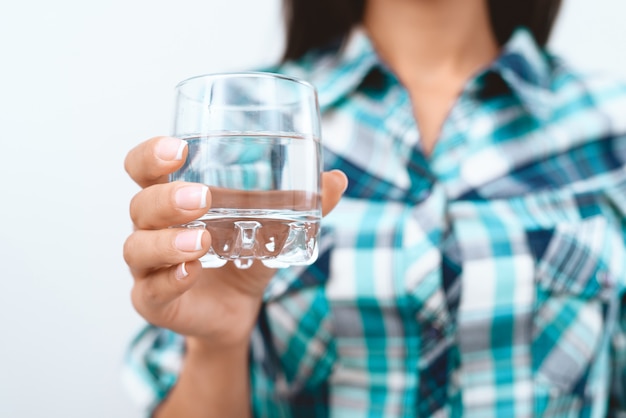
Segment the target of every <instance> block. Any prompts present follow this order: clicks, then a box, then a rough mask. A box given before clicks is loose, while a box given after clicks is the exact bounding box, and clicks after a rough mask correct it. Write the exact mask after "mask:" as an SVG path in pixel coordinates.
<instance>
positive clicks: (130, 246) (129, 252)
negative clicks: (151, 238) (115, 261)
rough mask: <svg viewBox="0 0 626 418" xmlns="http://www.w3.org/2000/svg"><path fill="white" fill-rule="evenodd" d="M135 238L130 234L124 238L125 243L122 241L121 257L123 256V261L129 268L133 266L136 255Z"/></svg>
mask: <svg viewBox="0 0 626 418" xmlns="http://www.w3.org/2000/svg"><path fill="white" fill-rule="evenodd" d="M135 237H136V234H131V235H130V236H129V237H128V238H126V241H124V247H123V251H122V255H123V256H124V261H125V262H126V264H127V265H129V266H132V265H134V264H135V253H136V245H135V241H136V240H135Z"/></svg>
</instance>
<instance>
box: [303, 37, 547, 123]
mask: <svg viewBox="0 0 626 418" xmlns="http://www.w3.org/2000/svg"><path fill="white" fill-rule="evenodd" d="M317 58H319V55H318V56H317ZM314 66H315V69H314V71H313V72H312V74H311V75H310V81H311V83H312V84H314V85H315V86H316V87H317V89H318V94H319V102H320V107H321V109H322V111H323V110H324V109H326V108H328V107H329V106H331V105H332V104H333V103H335V102H336V101H338V100H340V99H341V98H343V97H346V96H347V95H349V94H350V93H351V92H352V91H354V90H356V89H357V88H358V87H359V85H360V84H361V83H362V82H363V80H364V79H365V77H366V76H367V75H368V74H369V73H370V71H371V70H372V69H374V68H379V69H381V70H383V71H385V72H389V69H388V68H387V67H386V65H385V64H384V63H383V62H382V61H381V59H380V58H379V56H378V54H377V53H376V51H375V49H374V47H373V45H372V43H371V41H370V39H369V37H368V36H367V33H366V32H365V30H364V29H363V28H362V27H356V28H355V29H353V30H352V31H351V33H350V35H349V36H348V38H347V39H346V41H345V42H344V43H343V44H342V45H341V46H340V47H339V49H338V50H336V53H334V54H328V55H326V56H325V57H324V58H323V59H322V60H321V61H318V62H317V63H315V64H314ZM486 73H495V74H497V75H499V76H500V78H501V79H502V80H503V81H504V83H505V84H506V85H507V86H508V88H509V89H510V90H511V92H513V93H514V94H515V95H517V96H518V97H519V99H520V100H521V102H522V104H523V105H524V106H525V107H526V108H527V109H528V110H529V111H531V112H533V113H535V114H537V115H538V116H542V115H545V113H546V112H547V111H548V110H549V103H548V100H549V95H550V94H549V93H550V83H551V71H550V64H549V61H548V56H547V54H546V53H545V52H544V51H543V50H542V49H541V48H540V47H539V46H538V45H537V44H536V42H535V41H534V38H533V36H532V34H531V33H530V32H529V31H528V29H526V28H523V27H520V28H518V29H517V30H515V31H514V33H513V35H512V36H511V38H510V39H509V41H508V42H507V43H506V44H505V45H504V47H503V48H502V51H501V53H500V55H499V56H498V57H497V58H496V60H495V61H494V62H492V63H491V64H490V65H489V66H488V67H487V68H486V69H485V71H483V72H482V73H481V74H482V75H484V74H486ZM478 79H480V75H479V76H478V77H476V78H474V79H472V80H471V81H470V83H469V85H472V84H473V83H475V82H476V81H477V80H478Z"/></svg>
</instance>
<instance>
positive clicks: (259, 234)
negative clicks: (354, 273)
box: [170, 73, 322, 268]
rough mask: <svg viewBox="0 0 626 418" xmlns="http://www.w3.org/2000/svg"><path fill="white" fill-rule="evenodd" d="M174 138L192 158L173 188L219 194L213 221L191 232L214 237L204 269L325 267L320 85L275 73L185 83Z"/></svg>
mask: <svg viewBox="0 0 626 418" xmlns="http://www.w3.org/2000/svg"><path fill="white" fill-rule="evenodd" d="M173 135H174V136H176V137H178V138H181V139H184V140H186V141H187V143H188V150H189V153H188V157H187V160H186V161H185V163H184V165H183V166H182V167H181V169H180V170H178V171H176V172H175V173H173V174H172V175H171V176H170V181H178V180H181V181H189V182H197V183H203V184H206V185H207V186H208V187H209V189H210V191H211V196H212V201H211V205H210V208H209V209H208V211H207V212H206V214H204V215H203V216H202V217H201V218H199V219H197V220H196V221H194V222H191V223H189V224H186V225H185V227H187V228H206V229H207V230H208V231H209V232H210V233H211V237H212V246H211V249H210V250H209V252H208V253H207V254H206V255H205V256H204V257H202V258H201V259H200V261H201V262H202V265H203V267H205V268H210V267H220V266H223V265H224V264H226V262H228V261H229V260H230V261H233V262H234V263H235V265H236V266H237V267H239V268H248V267H250V266H251V265H252V263H253V262H254V260H260V261H261V262H262V263H263V264H265V265H266V266H268V267H274V268H277V267H288V266H290V265H306V264H311V263H312V262H314V261H315V259H316V258H317V241H318V236H319V230H320V228H319V224H320V219H321V200H320V178H321V171H322V161H321V146H320V118H319V106H318V101H317V93H316V91H315V88H314V87H313V86H311V85H310V84H308V83H306V82H304V81H301V80H298V79H295V78H291V77H286V76H283V75H278V74H271V73H224V74H208V75H202V76H198V77H193V78H190V79H187V80H184V81H182V82H181V83H179V84H178V86H176V103H175V116H174V127H173Z"/></svg>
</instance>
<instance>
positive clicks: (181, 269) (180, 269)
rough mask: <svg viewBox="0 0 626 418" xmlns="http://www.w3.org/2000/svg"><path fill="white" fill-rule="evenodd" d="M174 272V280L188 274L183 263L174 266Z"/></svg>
mask: <svg viewBox="0 0 626 418" xmlns="http://www.w3.org/2000/svg"><path fill="white" fill-rule="evenodd" d="M174 274H175V276H176V280H182V279H184V278H185V277H187V276H189V273H188V272H187V269H186V268H185V263H182V264H179V265H178V267H176V272H175V273H174Z"/></svg>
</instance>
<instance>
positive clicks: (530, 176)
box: [125, 29, 626, 418]
mask: <svg viewBox="0 0 626 418" xmlns="http://www.w3.org/2000/svg"><path fill="white" fill-rule="evenodd" d="M278 71H281V72H284V73H287V74H290V75H294V76H297V77H301V78H303V79H306V80H309V81H311V82H312V83H313V84H314V85H315V86H316V87H317V88H318V90H319V99H320V106H321V110H322V115H323V127H324V141H323V142H324V147H325V150H324V152H325V154H324V159H325V166H326V168H327V169H332V168H339V169H341V170H343V171H344V172H345V173H346V174H347V175H348V177H349V179H350V183H349V187H348V189H347V191H346V195H345V198H344V199H343V200H342V201H341V203H340V204H339V206H338V207H337V208H336V209H335V210H334V211H333V212H332V213H331V214H330V215H329V216H328V217H326V218H325V219H324V221H323V235H322V239H321V241H320V257H319V259H318V261H317V262H316V263H315V264H314V265H312V266H309V267H302V268H290V269H285V270H280V271H279V272H278V274H277V276H276V277H275V278H274V279H273V281H272V282H271V283H270V285H269V287H268V288H267V291H266V295H265V304H264V306H263V309H262V311H261V313H260V316H259V321H258V327H257V328H256V330H255V332H254V334H253V336H252V343H251V354H250V358H251V361H250V376H251V385H252V391H251V393H252V399H251V404H252V408H253V411H254V414H255V416H257V417H296V418H306V417H327V416H333V417H350V418H361V417H363V418H365V417H417V416H419V417H425V416H437V417H458V416H464V417H490V416H493V417H512V416H515V417H531V416H542V417H544V416H545V417H572V416H585V417H586V416H596V417H599V416H607V415H614V416H618V415H619V413H620V412H621V413H623V414H626V298H625V297H624V294H625V292H624V288H625V285H626V247H625V244H624V237H625V235H626V167H625V165H624V162H625V160H626V87H625V86H624V85H620V84H617V83H612V82H609V81H607V80H606V79H601V78H593V77H587V76H585V77H583V76H581V75H579V74H577V73H575V72H573V71H571V70H570V69H569V68H568V67H567V66H566V65H564V64H563V63H562V62H561V61H559V60H558V59H556V58H555V57H553V56H551V55H549V54H547V53H546V52H545V51H542V50H541V49H539V48H538V47H537V46H536V44H535V43H534V41H533V39H532V36H531V35H530V34H529V33H528V32H527V31H525V30H524V29H519V30H518V31H516V33H515V34H514V35H513V37H512V38H511V40H510V41H509V42H508V43H507V45H506V46H505V47H504V49H503V51H502V53H501V55H500V56H499V57H498V58H497V59H496V61H494V62H493V63H492V64H491V65H490V66H489V67H488V68H487V69H485V70H484V71H482V72H480V73H479V74H477V75H476V76H475V77H474V78H472V79H471V80H470V81H469V82H468V83H467V84H466V85H465V87H464V89H463V91H462V93H461V94H460V96H459V97H458V99H457V101H456V103H455V104H454V106H453V108H452V109H451V111H450V113H449V115H448V117H447V120H446V122H445V124H444V126H443V129H442V132H441V135H440V138H439V140H438V142H437V144H436V146H435V149H434V151H433V153H432V154H431V155H430V156H429V157H426V156H425V155H424V154H423V152H422V151H421V144H420V136H419V133H418V132H419V131H418V127H417V125H416V121H415V119H414V117H413V112H412V109H411V103H410V98H409V95H408V93H407V91H406V90H405V89H404V88H403V87H402V85H401V84H400V83H399V82H398V80H397V79H396V78H395V77H394V75H393V74H392V73H391V72H390V71H389V70H388V69H387V68H386V67H385V65H384V63H382V62H381V61H380V59H379V57H378V56H377V55H376V53H375V51H374V50H373V48H372V46H371V44H370V42H369V40H368V39H367V37H366V36H365V34H364V33H363V32H362V31H360V30H357V31H355V32H354V33H353V34H352V36H351V37H350V39H349V42H347V44H345V45H344V46H343V48H329V49H327V50H323V51H316V52H313V53H311V54H309V55H308V56H306V57H305V58H304V59H302V60H300V61H298V62H292V63H287V64H285V65H282V66H281V67H280V68H279V69H278ZM183 350H184V341H183V338H182V337H180V336H178V335H175V334H173V333H171V332H169V331H166V330H162V329H158V328H154V327H151V326H148V327H147V328H146V329H145V330H144V331H143V332H142V333H141V334H140V335H139V336H138V337H137V339H136V340H135V341H134V343H133V344H132V346H131V349H130V351H129V354H128V361H127V368H126V373H125V377H126V382H127V383H128V387H129V389H130V390H131V391H132V393H133V394H135V395H136V397H137V398H138V400H139V401H141V402H142V403H143V404H144V405H146V407H147V409H148V410H150V409H151V408H153V407H154V406H155V405H157V404H158V402H159V401H160V400H161V399H162V398H163V396H165V395H166V393H167V392H168V390H169V389H170V388H171V386H172V385H173V384H174V383H175V380H176V376H177V373H178V371H179V370H180V367H181V363H182V360H181V358H182V356H183ZM207 378H211V377H210V376H207Z"/></svg>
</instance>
